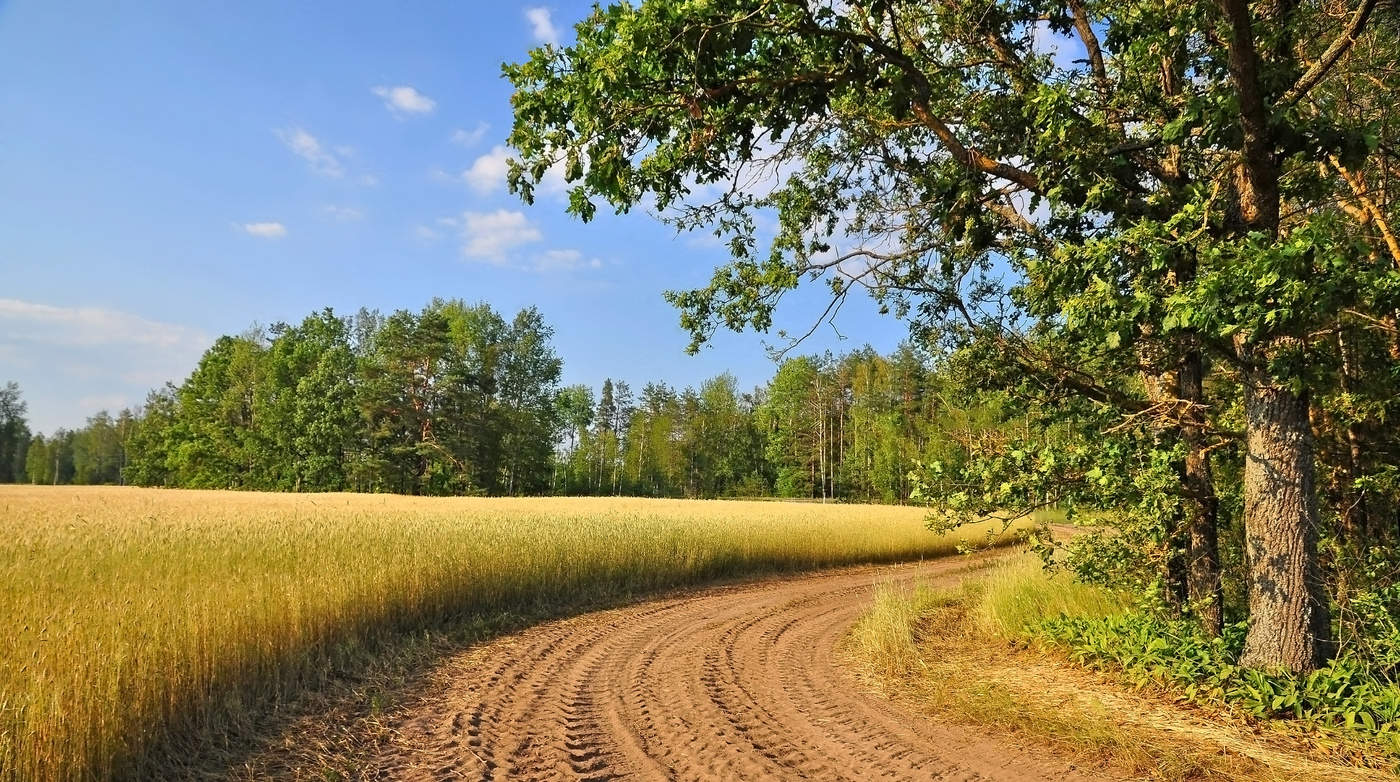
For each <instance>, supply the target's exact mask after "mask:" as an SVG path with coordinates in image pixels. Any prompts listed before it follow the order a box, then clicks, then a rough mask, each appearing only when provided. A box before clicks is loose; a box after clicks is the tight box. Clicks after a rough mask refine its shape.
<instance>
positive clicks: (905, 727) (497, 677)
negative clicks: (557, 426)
mask: <svg viewBox="0 0 1400 782" xmlns="http://www.w3.org/2000/svg"><path fill="white" fill-rule="evenodd" d="M968 564H969V561H968V560H967V559H965V558H957V557H954V558H951V559H945V560H940V561H933V562H928V563H922V564H910V565H895V566H886V567H867V568H859V569H848V570H841V571H835V572H830V573H825V574H821V575H811V576H802V577H798V578H789V579H783V580H770V581H762V582H758V583H753V584H746V585H741V586H731V587H722V588H716V589H707V590H702V591H697V592H694V593H691V594H688V595H684V596H682V597H676V598H668V599H662V600H655V601H650V602H646V603H639V604H636V605H632V606H628V607H626V608H621V609H615V610H609V611H601V612H597V613H593V614H587V615H584V616H579V617H574V618H571V619H566V620H562V621H556V622H550V623H548V624H544V625H540V626H538V627H534V628H531V629H529V630H526V631H524V632H520V633H517V634H514V635H511V636H507V637H504V638H501V639H499V640H497V641H495V642H492V643H490V644H487V645H484V646H482V647H479V648H476V649H473V650H471V651H470V652H466V653H463V654H462V655H460V656H458V657H457V658H455V659H453V660H451V661H449V662H448V663H447V664H446V668H445V669H444V671H443V676H442V677H441V679H440V681H442V682H444V685H443V686H442V687H441V688H439V689H437V690H435V691H433V692H431V693H430V694H428V695H427V696H425V697H424V698H423V699H422V701H421V702H420V703H416V704H414V705H413V706H412V707H411V708H409V709H408V710H407V711H406V712H404V713H403V716H401V717H400V718H397V719H396V721H395V724H394V725H393V728H394V729H395V731H396V733H397V737H396V740H395V741H393V742H392V743H391V744H390V745H389V746H388V747H386V748H385V749H384V751H383V752H382V753H381V754H380V755H379V756H378V757H375V758H373V759H372V760H371V762H370V763H369V765H368V766H366V767H365V768H364V769H362V773H363V776H364V777H366V778H372V779H444V780H445V779H481V780H542V779H583V780H598V781H601V780H610V779H684V780H692V779H694V780H699V779H713V780H758V779H822V780H835V779H848V780H873V779H938V780H1033V779H1056V780H1061V779H1064V780H1070V779H1089V778H1091V777H1088V776H1085V775H1082V774H1078V773H1076V772H1075V771H1074V769H1073V767H1072V766H1071V765H1069V764H1068V763H1066V762H1064V761H1060V760H1058V759H1055V758H1049V757H1046V756H1044V755H1043V754H1039V753H1034V752H1032V751H1030V750H1025V749H1021V748H1018V747H1016V746H1014V745H1008V744H1004V743H1001V742H999V741H996V740H994V739H991V738H988V737H986V736H982V735H978V734H975V733H973V732H970V731H967V730H964V729H960V728H955V727H950V726H945V725H940V724H938V723H935V722H932V721H930V720H929V719H927V718H925V717H923V716H920V715H917V714H914V713H910V712H908V711H905V710H902V709H900V708H899V707H898V706H896V705H894V704H892V703H890V702H888V701H886V700H883V699H881V698H880V697H878V696H876V695H873V694H870V693H867V692H866V691H864V690H863V689H862V688H861V687H860V686H859V685H858V684H857V682H856V680H855V678H854V677H853V675H852V674H851V673H850V672H849V671H848V670H846V669H845V668H844V667H843V665H842V664H841V661H840V657H839V654H838V652H837V650H836V648H835V647H836V644H837V642H838V641H839V640H840V638H841V636H842V635H843V634H844V633H845V631H846V630H847V629H848V628H849V627H850V626H851V624H852V622H854V621H855V619H856V618H857V617H858V616H859V615H860V613H861V612H862V611H863V610H865V609H866V608H867V607H868V606H869V604H870V598H871V591H872V589H873V586H874V584H875V583H876V582H879V581H886V580H894V581H905V582H908V581H913V580H916V579H921V580H928V581H932V582H942V583H947V584H952V583H955V582H956V581H957V580H958V579H959V578H961V577H962V575H963V574H962V572H961V571H963V570H964V569H965V568H966V567H967V566H968Z"/></svg>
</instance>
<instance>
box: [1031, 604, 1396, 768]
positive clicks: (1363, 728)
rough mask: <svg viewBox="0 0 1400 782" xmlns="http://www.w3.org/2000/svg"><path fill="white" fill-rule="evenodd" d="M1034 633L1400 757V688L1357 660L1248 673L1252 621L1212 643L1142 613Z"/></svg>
mask: <svg viewBox="0 0 1400 782" xmlns="http://www.w3.org/2000/svg"><path fill="white" fill-rule="evenodd" d="M1029 629H1030V632H1031V633H1032V634H1033V635H1034V636H1035V637H1036V638H1039V639H1042V640H1044V641H1047V642H1049V643H1051V644H1054V645H1056V646H1059V647H1061V648H1062V649H1064V650H1065V651H1066V652H1067V653H1068V655H1069V656H1070V658H1071V659H1073V660H1075V661H1076V662H1079V663H1081V664H1084V665H1088V666H1090V667H1093V668H1097V669H1100V670H1106V671H1112V672H1115V673H1117V674H1119V675H1120V676H1121V677H1122V678H1124V679H1126V680H1128V681H1129V682H1131V683H1133V684H1135V685H1138V686H1158V687H1163V688H1166V689H1168V690H1170V691H1171V692H1172V693H1173V694H1175V695H1177V696H1178V697H1179V698H1180V699H1181V700H1184V701H1190V702H1193V703H1197V704H1201V705H1208V706H1223V707H1227V708H1229V709H1231V710H1234V711H1238V712H1241V713H1243V714H1246V715H1248V716H1249V717H1251V718H1254V719H1257V720H1278V719H1288V720H1294V721H1298V722H1300V723H1302V724H1305V725H1307V726H1309V727H1315V728H1318V729H1321V730H1326V731H1342V732H1345V733H1352V734H1358V735H1362V736H1365V737H1367V738H1368V739H1372V740H1374V741H1376V742H1377V743H1379V744H1380V745H1381V746H1382V747H1383V748H1384V749H1385V750H1386V751H1387V752H1389V753H1391V754H1393V755H1396V756H1400V687H1397V685H1396V684H1395V683H1394V682H1392V681H1390V680H1389V679H1387V678H1385V677H1384V676H1381V675H1379V674H1378V673H1376V672H1375V671H1374V670H1373V669H1372V668H1371V667H1370V666H1369V665H1367V664H1366V663H1364V662H1362V661H1360V660H1358V659H1356V658H1354V657H1342V658H1339V659H1336V660H1333V661H1331V662H1329V663H1328V664H1327V665H1326V666H1324V667H1323V668H1320V669H1319V670H1316V671H1313V672H1311V673H1308V674H1304V675H1292V674H1288V673H1281V672H1280V673H1272V672H1267V671H1260V670H1254V669H1249V668H1241V667H1239V666H1238V665H1236V664H1235V661H1236V660H1237V659H1238V658H1239V654H1240V650H1241V648H1242V647H1243V645H1244V634H1245V625H1244V623H1238V624H1232V625H1230V626H1228V627H1226V628H1225V632H1224V634H1223V635H1222V636H1221V637H1219V638H1207V637H1205V636H1204V635H1203V634H1202V633H1201V632H1200V631H1199V630H1198V629H1197V628H1196V626H1195V624H1194V623H1192V622H1190V621H1184V620H1167V619H1160V618H1156V617H1150V616H1145V615H1143V614H1137V613H1126V614H1118V615H1114V616H1107V617H1082V616H1069V615H1062V616H1059V617H1056V618H1052V619H1047V620H1044V621H1042V622H1041V623H1039V624H1038V625H1035V626H1032V627H1031V628H1029Z"/></svg>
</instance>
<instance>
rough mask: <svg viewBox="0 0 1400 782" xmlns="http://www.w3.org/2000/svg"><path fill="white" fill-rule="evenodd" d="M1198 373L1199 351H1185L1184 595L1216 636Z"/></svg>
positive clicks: (1212, 508)
mask: <svg viewBox="0 0 1400 782" xmlns="http://www.w3.org/2000/svg"><path fill="white" fill-rule="evenodd" d="M1203 374H1204V372H1203V367H1202V365H1201V354H1200V351H1197V350H1192V351H1190V352H1189V353H1187V354H1186V356H1185V357H1184V359H1183V360H1182V363H1181V370H1180V372H1179V373H1178V374H1177V385H1178V391H1177V393H1178V395H1179V396H1180V397H1181V399H1182V400H1183V401H1184V402H1187V403H1188V404H1189V405H1190V408H1189V409H1188V410H1187V411H1186V414H1185V416H1184V418H1185V424H1184V426H1183V427H1182V432H1181V435H1182V441H1183V443H1184V444H1185V446H1186V462H1185V464H1184V465H1183V467H1182V479H1183V483H1184V486H1185V489H1186V516H1187V535H1188V536H1189V538H1190V540H1189V545H1188V548H1187V555H1186V556H1187V572H1186V594H1187V597H1188V598H1189V599H1190V601H1191V606H1192V609H1193V610H1194V611H1195V612H1196V616H1197V617H1199V618H1200V621H1201V629H1203V630H1205V631H1206V633H1207V634H1208V635H1211V636H1216V635H1219V634H1220V631H1221V629H1222V628H1223V627H1224V625H1225V612H1224V606H1223V605H1222V603H1223V600H1224V595H1223V594H1222V591H1221V585H1220V584H1221V582H1220V552H1219V546H1218V543H1217V532H1216V521H1217V514H1218V512H1219V504H1218V503H1217V502H1216V498H1215V481H1214V478H1213V476H1212V475H1211V469H1210V457H1209V456H1208V455H1207V454H1206V450H1205V449H1206V444H1205V433H1204V431H1203V428H1204V425H1205V411H1204V410H1203V409H1202V407H1201V404H1202V400H1203V398H1204V397H1205V392H1204V388H1203V381H1202V375H1203Z"/></svg>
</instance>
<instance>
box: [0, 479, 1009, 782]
mask: <svg viewBox="0 0 1400 782" xmlns="http://www.w3.org/2000/svg"><path fill="white" fill-rule="evenodd" d="M0 526H2V527H3V529H0V588H2V589H3V590H4V591H3V592H0V608H3V612H4V616H5V618H6V620H7V621H6V624H7V635H8V636H9V638H10V641H9V643H7V644H6V645H4V646H3V647H0V778H4V779H24V780H49V779H96V778H108V777H113V776H117V777H133V776H149V775H151V774H154V773H157V771H158V770H159V769H161V768H168V766H161V765H159V764H160V763H169V762H170V758H169V756H170V755H171V754H172V753H174V754H177V755H178V753H179V751H180V750H179V748H180V747H182V746H183V747H186V748H188V747H190V746H196V744H195V743H191V742H192V738H191V737H203V739H205V740H206V741H207V740H214V741H217V738H218V737H219V736H220V735H225V734H227V733H229V732H230V731H231V730H232V729H234V728H237V727H239V726H241V725H246V723H247V722H248V721H249V719H250V717H251V716H252V715H255V714H256V713H258V711H259V710H266V709H268V708H270V707H271V706H272V705H274V704H277V703H279V702H281V701H282V700H283V699H285V698H286V697H287V696H288V695H289V694H291V693H295V692H296V691H298V690H299V689H300V688H303V687H306V686H309V685H312V684H314V683H316V682H318V681H322V680H324V678H325V677H326V676H328V675H332V674H334V672H335V671H336V670H337V669H338V668H343V667H344V666H348V665H353V664H354V663H355V661H357V660H361V661H362V660H364V659H365V655H368V654H373V653H375V651H376V650H378V649H381V648H383V647H384V646H386V645H388V644H391V643H393V641H394V639H396V638H401V637H402V636H403V635H404V634H406V633H410V632H414V631H418V630H423V629H426V628H433V627H443V626H446V625H451V624H452V623H454V622H465V621H470V620H472V619H473V618H480V617H482V616H487V615H499V614H500V613H502V612H517V613H521V614H525V615H529V614H530V613H531V612H539V611H542V610H564V609H567V608H568V607H569V606H571V605H574V606H581V605H587V604H597V602H599V601H607V600H616V599H623V598H625V597H627V596H629V595H634V594H641V593H645V592H648V591H655V590H658V589H663V588H666V587H672V586H679V585H685V584H692V583H699V582H704V581H707V580H714V579H719V578H724V577H730V576H739V575H745V574H755V573H761V572H768V571H778V570H792V569H809V568H817V567H823V566H830V565H838V564H848V563H857V562H876V561H892V560H903V559H913V558H919V557H927V556H936V555H941V554H946V553H949V552H951V551H952V550H953V548H954V547H955V546H956V545H957V544H958V543H959V542H960V541H961V540H965V539H969V538H981V537H982V536H983V535H984V534H985V531H984V530H971V529H970V530H967V531H966V532H965V533H964V535H963V536H962V537H960V538H956V539H955V538H940V537H937V536H935V535H934V534H932V533H930V532H928V531H927V530H926V529H925V528H924V525H923V514H922V512H921V511H920V510H919V509H916V508H900V507H887V506H862V505H816V504H810V503H801V504H799V503H780V502H726V501H696V500H642V499H623V498H616V499H615V498H598V499H593V498H568V499H563V498H559V499H554V498H538V499H478V498H414V497H398V496H388V495H354V494H316V495H306V494H301V495H297V494H259V493H243V492H216V491H176V490H158V489H134V488H116V487H28V486H24V487H15V486H6V487H0ZM172 748H174V749H172ZM162 755H163V756H164V757H159V756H162Z"/></svg>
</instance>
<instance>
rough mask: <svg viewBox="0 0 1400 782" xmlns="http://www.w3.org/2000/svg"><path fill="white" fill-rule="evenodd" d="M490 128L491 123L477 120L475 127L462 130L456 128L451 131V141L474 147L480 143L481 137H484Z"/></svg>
mask: <svg viewBox="0 0 1400 782" xmlns="http://www.w3.org/2000/svg"><path fill="white" fill-rule="evenodd" d="M490 130H491V125H490V124H489V123H486V122H482V121H478V122H477V123H476V127H474V128H472V129H471V130H463V129H461V128H457V129H456V130H454V131H452V143H453V144H459V145H461V146H464V147H474V146H476V145H477V144H480V143H481V140H482V139H483V138H486V134H487V133H488V132H489V131H490Z"/></svg>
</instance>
